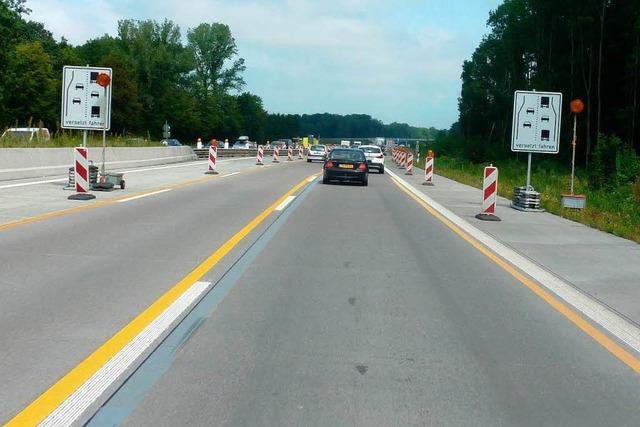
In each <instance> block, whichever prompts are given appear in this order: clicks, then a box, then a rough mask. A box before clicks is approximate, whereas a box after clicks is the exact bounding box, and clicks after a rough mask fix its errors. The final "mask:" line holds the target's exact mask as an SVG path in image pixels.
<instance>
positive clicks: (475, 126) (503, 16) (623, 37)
mask: <svg viewBox="0 0 640 427" xmlns="http://www.w3.org/2000/svg"><path fill="white" fill-rule="evenodd" d="M488 26H489V28H490V33H489V34H488V35H487V36H485V37H484V39H483V40H482V41H481V43H480V44H479V46H478V47H477V48H476V50H475V52H474V53H473V56H472V57H471V58H470V59H469V60H467V61H465V62H464V65H463V69H462V92H461V96H460V98H459V114H460V115H459V121H458V123H456V124H455V125H454V127H453V128H452V132H450V133H451V134H454V135H456V134H457V135H459V136H462V137H463V138H464V140H465V144H464V151H465V154H466V155H467V156H468V157H472V158H475V159H487V158H495V157H505V156H507V155H508V153H509V150H510V139H511V126H512V125H511V118H512V112H513V94H514V91H515V90H519V89H521V90H533V89H535V90H539V91H557V92H562V93H563V94H564V103H565V108H564V110H563V133H562V135H563V139H562V142H561V156H563V158H565V159H566V158H568V156H569V155H570V141H571V134H572V120H571V118H572V117H571V116H570V111H569V108H568V104H569V102H570V101H571V100H572V99H576V98H579V99H582V100H583V101H584V103H585V105H586V108H585V111H584V112H583V113H582V114H581V115H580V116H579V128H578V149H579V151H578V161H579V163H581V164H583V165H588V164H589V162H594V161H595V162H597V163H598V164H597V165H595V166H596V167H605V168H606V167H609V168H611V167H614V168H615V162H616V161H618V162H619V161H620V158H630V159H635V154H633V155H631V153H632V152H633V150H634V149H635V150H636V151H637V150H638V149H640V108H639V107H640V106H639V96H640V93H639V89H640V87H639V86H640V82H639V77H638V73H639V72H640V3H638V2H637V1H628V0H562V1H557V0H505V1H504V2H503V4H501V5H500V6H499V7H498V8H496V9H495V10H494V11H492V12H491V13H490V16H489V19H488ZM607 165H608V166H607Z"/></svg>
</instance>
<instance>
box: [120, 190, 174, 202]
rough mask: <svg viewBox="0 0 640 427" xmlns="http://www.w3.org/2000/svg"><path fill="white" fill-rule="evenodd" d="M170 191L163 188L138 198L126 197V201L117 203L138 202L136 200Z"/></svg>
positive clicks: (122, 200)
mask: <svg viewBox="0 0 640 427" xmlns="http://www.w3.org/2000/svg"><path fill="white" fill-rule="evenodd" d="M171 190H172V189H171V188H165V189H164V190H158V191H152V192H150V193H145V194H140V195H138V196H133V197H127V198H126V199H120V200H118V203H124V202H130V201H132V200H138V199H142V198H144V197H149V196H154V195H156V194H160V193H166V192H167V191H171Z"/></svg>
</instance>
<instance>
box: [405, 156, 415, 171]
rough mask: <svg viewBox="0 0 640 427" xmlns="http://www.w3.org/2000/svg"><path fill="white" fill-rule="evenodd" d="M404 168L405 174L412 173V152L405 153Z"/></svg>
mask: <svg viewBox="0 0 640 427" xmlns="http://www.w3.org/2000/svg"><path fill="white" fill-rule="evenodd" d="M406 170H407V171H406V172H405V173H404V174H405V175H413V153H407V163H406Z"/></svg>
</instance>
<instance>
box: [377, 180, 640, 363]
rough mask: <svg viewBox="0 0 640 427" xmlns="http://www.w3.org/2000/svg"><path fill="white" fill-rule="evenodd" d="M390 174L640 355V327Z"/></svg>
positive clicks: (461, 227)
mask: <svg viewBox="0 0 640 427" xmlns="http://www.w3.org/2000/svg"><path fill="white" fill-rule="evenodd" d="M388 172H389V175H390V176H391V177H393V178H394V179H395V180H396V181H397V182H399V183H400V184H401V185H402V186H403V187H404V188H406V189H407V190H408V191H410V192H411V193H413V194H414V195H415V196H417V197H418V198H420V199H421V200H422V201H423V202H425V203H426V204H428V205H429V206H431V207H432V208H433V209H435V210H436V211H438V212H439V213H440V214H441V215H443V216H444V217H445V218H447V219H448V220H449V221H451V222H452V223H454V224H455V225H456V226H458V227H459V228H460V229H462V230H463V231H464V232H465V233H467V234H469V235H470V236H472V237H473V238H474V239H476V240H477V241H478V242H480V243H481V244H483V245H484V246H485V247H487V248H488V249H489V250H491V251H492V252H494V253H495V254H497V255H498V256H500V257H502V258H503V259H504V260H505V261H507V262H508V263H510V264H511V265H513V266H515V267H516V268H518V269H520V270H521V271H523V272H524V273H525V274H527V275H529V276H530V277H531V278H533V279H534V280H535V281H536V282H538V283H539V284H541V285H542V286H544V287H545V288H547V289H548V290H549V291H551V292H553V293H554V294H556V295H557V296H558V297H559V298H560V299H562V300H564V301H565V302H566V303H567V304H569V305H570V306H572V307H574V308H575V309H576V310H577V311H579V312H581V313H582V314H584V315H585V316H586V317H587V318H589V319H590V320H591V321H593V322H595V323H596V324H598V325H600V326H601V327H602V328H604V329H605V330H607V331H608V332H609V333H610V334H611V335H613V336H615V337H616V338H618V339H619V340H620V341H622V342H624V343H626V344H627V345H628V346H629V347H631V348H633V349H634V350H635V351H637V352H640V328H639V327H638V326H636V325H635V324H633V323H632V322H631V321H629V320H627V319H625V318H624V317H623V316H621V315H620V314H618V313H617V312H615V311H614V310H612V309H610V308H609V307H607V306H606V305H604V304H602V303H601V302H600V301H597V300H596V299H594V298H593V297H591V296H590V295H588V294H586V293H584V292H583V291H581V290H579V289H577V288H576V287H574V286H573V285H572V284H570V283H568V282H566V281H564V280H562V279H561V278H560V277H558V276H556V275H554V274H553V273H551V272H550V271H547V270H546V269H545V268H544V267H542V266H540V265H538V264H536V263H535V262H533V261H531V260H530V259H528V258H526V257H525V256H523V255H521V254H519V253H518V252H516V251H515V250H513V249H511V248H509V247H508V246H506V245H504V244H502V243H500V242H499V241H498V240H496V239H495V238H493V237H491V236H490V235H488V234H487V233H485V232H483V231H481V230H480V229H478V228H476V227H474V226H473V225H471V224H470V223H469V222H467V221H465V220H464V219H462V218H460V217H459V216H457V215H456V214H454V213H453V212H451V211H450V210H449V209H447V208H445V207H444V206H442V205H441V204H439V203H438V202H436V201H435V200H433V199H432V198H431V197H429V196H427V195H426V194H424V193H423V192H421V191H419V190H416V189H415V188H414V187H413V186H412V185H411V184H409V183H408V182H407V181H405V180H404V179H402V178H400V177H399V176H398V175H396V174H395V173H394V172H392V171H390V170H389V171H388Z"/></svg>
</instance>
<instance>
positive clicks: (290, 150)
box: [287, 146, 293, 162]
mask: <svg viewBox="0 0 640 427" xmlns="http://www.w3.org/2000/svg"><path fill="white" fill-rule="evenodd" d="M292 161H293V147H291V146H289V148H287V162H292Z"/></svg>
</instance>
